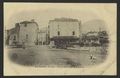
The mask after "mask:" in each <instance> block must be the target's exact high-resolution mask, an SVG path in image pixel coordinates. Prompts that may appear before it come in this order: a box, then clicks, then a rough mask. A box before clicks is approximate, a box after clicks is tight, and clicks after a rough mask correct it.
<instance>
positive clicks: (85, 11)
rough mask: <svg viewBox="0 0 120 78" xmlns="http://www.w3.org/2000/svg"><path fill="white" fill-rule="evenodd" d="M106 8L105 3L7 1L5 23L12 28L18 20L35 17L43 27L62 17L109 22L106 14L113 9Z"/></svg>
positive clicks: (8, 27)
mask: <svg viewBox="0 0 120 78" xmlns="http://www.w3.org/2000/svg"><path fill="white" fill-rule="evenodd" d="M96 6H97V7H96ZM108 6H109V5H108ZM106 8H107V7H106V6H105V5H104V4H99V5H98V4H94V5H93V4H79V3H77V4H74V3H73V4H62V3H61V4H60V3H55V4H52V3H46V4H44V3H36V4H35V3H32V4H30V3H5V4H4V25H5V27H6V29H10V28H13V27H15V23H17V22H21V21H24V20H26V21H27V20H28V21H29V20H31V19H35V21H36V22H37V23H38V25H39V27H40V28H41V27H46V26H47V25H48V22H49V20H53V19H54V18H61V17H66V18H67V17H68V18H75V19H78V20H80V21H81V22H82V24H84V23H85V22H88V21H91V20H103V21H105V22H106V23H107V22H109V21H108V20H106V19H108V18H110V17H107V18H105V17H104V16H106V15H107V13H108V12H109V13H112V11H111V10H109V8H107V9H106ZM105 9H106V10H105ZM105 14H106V15H105ZM92 25H94V24H92ZM102 25H104V24H102ZM89 26H90V25H89ZM93 27H94V26H93ZM91 29H92V27H91Z"/></svg>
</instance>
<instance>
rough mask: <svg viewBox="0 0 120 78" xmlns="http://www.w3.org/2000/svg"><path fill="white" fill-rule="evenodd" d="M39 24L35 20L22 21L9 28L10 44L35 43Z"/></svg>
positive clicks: (8, 40)
mask: <svg viewBox="0 0 120 78" xmlns="http://www.w3.org/2000/svg"><path fill="white" fill-rule="evenodd" d="M38 31H39V28H38V24H37V23H36V22H35V21H34V20H31V21H22V22H20V23H16V24H15V28H12V29H10V30H7V33H8V38H7V42H8V44H9V45H22V44H25V45H28V46H29V45H35V44H36V42H37V38H38Z"/></svg>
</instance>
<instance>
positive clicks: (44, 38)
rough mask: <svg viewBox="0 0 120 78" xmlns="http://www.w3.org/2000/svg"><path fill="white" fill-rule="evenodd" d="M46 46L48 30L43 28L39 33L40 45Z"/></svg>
mask: <svg viewBox="0 0 120 78" xmlns="http://www.w3.org/2000/svg"><path fill="white" fill-rule="evenodd" d="M46 44H47V30H46V28H42V29H40V30H39V32H38V45H46Z"/></svg>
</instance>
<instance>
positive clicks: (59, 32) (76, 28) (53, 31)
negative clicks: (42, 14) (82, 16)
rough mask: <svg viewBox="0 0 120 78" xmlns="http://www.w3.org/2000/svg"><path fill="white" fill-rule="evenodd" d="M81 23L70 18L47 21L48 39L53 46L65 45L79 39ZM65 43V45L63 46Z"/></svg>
mask: <svg viewBox="0 0 120 78" xmlns="http://www.w3.org/2000/svg"><path fill="white" fill-rule="evenodd" d="M80 27H81V22H80V21H78V20H77V19H72V18H56V19H54V20H50V21H49V25H48V34H49V38H50V40H51V42H52V41H54V42H52V43H54V44H55V45H57V44H58V45H60V44H62V45H65V44H69V43H70V42H72V41H76V40H77V39H78V38H79V37H80ZM64 43H65V44H64Z"/></svg>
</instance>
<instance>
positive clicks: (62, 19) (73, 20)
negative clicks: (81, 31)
mask: <svg viewBox="0 0 120 78" xmlns="http://www.w3.org/2000/svg"><path fill="white" fill-rule="evenodd" d="M51 21H60V22H61V21H62V22H66V21H70V22H78V19H73V18H64V17H63V18H55V19H54V20H50V22H51Z"/></svg>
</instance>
